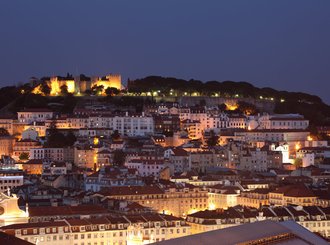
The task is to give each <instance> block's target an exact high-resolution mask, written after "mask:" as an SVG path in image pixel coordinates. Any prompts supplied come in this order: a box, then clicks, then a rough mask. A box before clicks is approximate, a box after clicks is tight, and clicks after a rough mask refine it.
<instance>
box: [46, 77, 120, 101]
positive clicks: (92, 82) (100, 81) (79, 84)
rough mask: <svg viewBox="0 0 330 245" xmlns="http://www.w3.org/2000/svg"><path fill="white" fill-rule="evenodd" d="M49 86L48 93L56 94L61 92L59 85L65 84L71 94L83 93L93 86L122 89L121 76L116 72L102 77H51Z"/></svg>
mask: <svg viewBox="0 0 330 245" xmlns="http://www.w3.org/2000/svg"><path fill="white" fill-rule="evenodd" d="M47 84H48V86H49V87H50V88H51V92H50V95H52V96H56V95H60V94H61V87H62V86H63V85H66V86H67V89H68V92H69V93H72V94H80V93H85V92H86V90H91V89H92V88H93V87H94V86H101V85H102V86H103V88H104V90H105V89H107V88H109V87H113V88H117V89H119V90H121V89H122V85H121V76H120V75H118V74H109V75H106V76H104V77H86V76H77V77H60V76H56V77H51V78H50V80H49V81H48V82H47Z"/></svg>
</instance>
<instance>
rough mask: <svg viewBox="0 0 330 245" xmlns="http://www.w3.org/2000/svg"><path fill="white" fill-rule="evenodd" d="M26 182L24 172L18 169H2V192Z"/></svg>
mask: <svg viewBox="0 0 330 245" xmlns="http://www.w3.org/2000/svg"><path fill="white" fill-rule="evenodd" d="M23 183H24V177H23V172H22V171H21V170H18V169H1V170H0V192H5V191H8V190H10V189H12V188H14V187H17V186H21V185H23Z"/></svg>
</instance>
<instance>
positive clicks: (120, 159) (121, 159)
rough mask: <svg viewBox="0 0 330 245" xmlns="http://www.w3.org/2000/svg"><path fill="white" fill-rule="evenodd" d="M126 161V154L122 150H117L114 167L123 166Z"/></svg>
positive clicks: (114, 153) (114, 156)
mask: <svg viewBox="0 0 330 245" xmlns="http://www.w3.org/2000/svg"><path fill="white" fill-rule="evenodd" d="M125 160H126V154H125V152H124V151H122V150H115V151H114V152H113V165H116V166H123V165H124V163H125Z"/></svg>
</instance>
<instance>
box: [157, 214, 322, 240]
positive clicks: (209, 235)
mask: <svg viewBox="0 0 330 245" xmlns="http://www.w3.org/2000/svg"><path fill="white" fill-rule="evenodd" d="M247 242H248V244H249V245H253V244H273V243H275V242H276V244H277V245H278V244H282V245H284V244H285V245H305V244H306V245H307V244H308V245H311V244H315V245H328V243H327V242H326V241H325V240H323V239H322V238H321V237H319V236H317V235H315V234H314V233H312V232H310V231H308V230H307V229H305V228H304V227H302V226H300V225H299V224H297V223H295V222H294V221H285V222H280V223H279V222H274V221H270V220H266V221H260V222H254V223H249V224H244V225H239V226H234V227H230V228H226V229H221V230H215V231H210V232H205V233H200V234H195V235H191V236H186V237H181V238H177V239H172V240H167V241H162V242H158V243H156V244H159V245H193V244H203V245H214V244H221V245H234V244H247Z"/></svg>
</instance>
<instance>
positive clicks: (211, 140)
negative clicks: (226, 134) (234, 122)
mask: <svg viewBox="0 0 330 245" xmlns="http://www.w3.org/2000/svg"><path fill="white" fill-rule="evenodd" d="M218 140H219V136H217V135H216V134H215V132H214V131H213V130H211V131H210V138H208V140H207V145H208V146H216V145H217V144H218Z"/></svg>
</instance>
